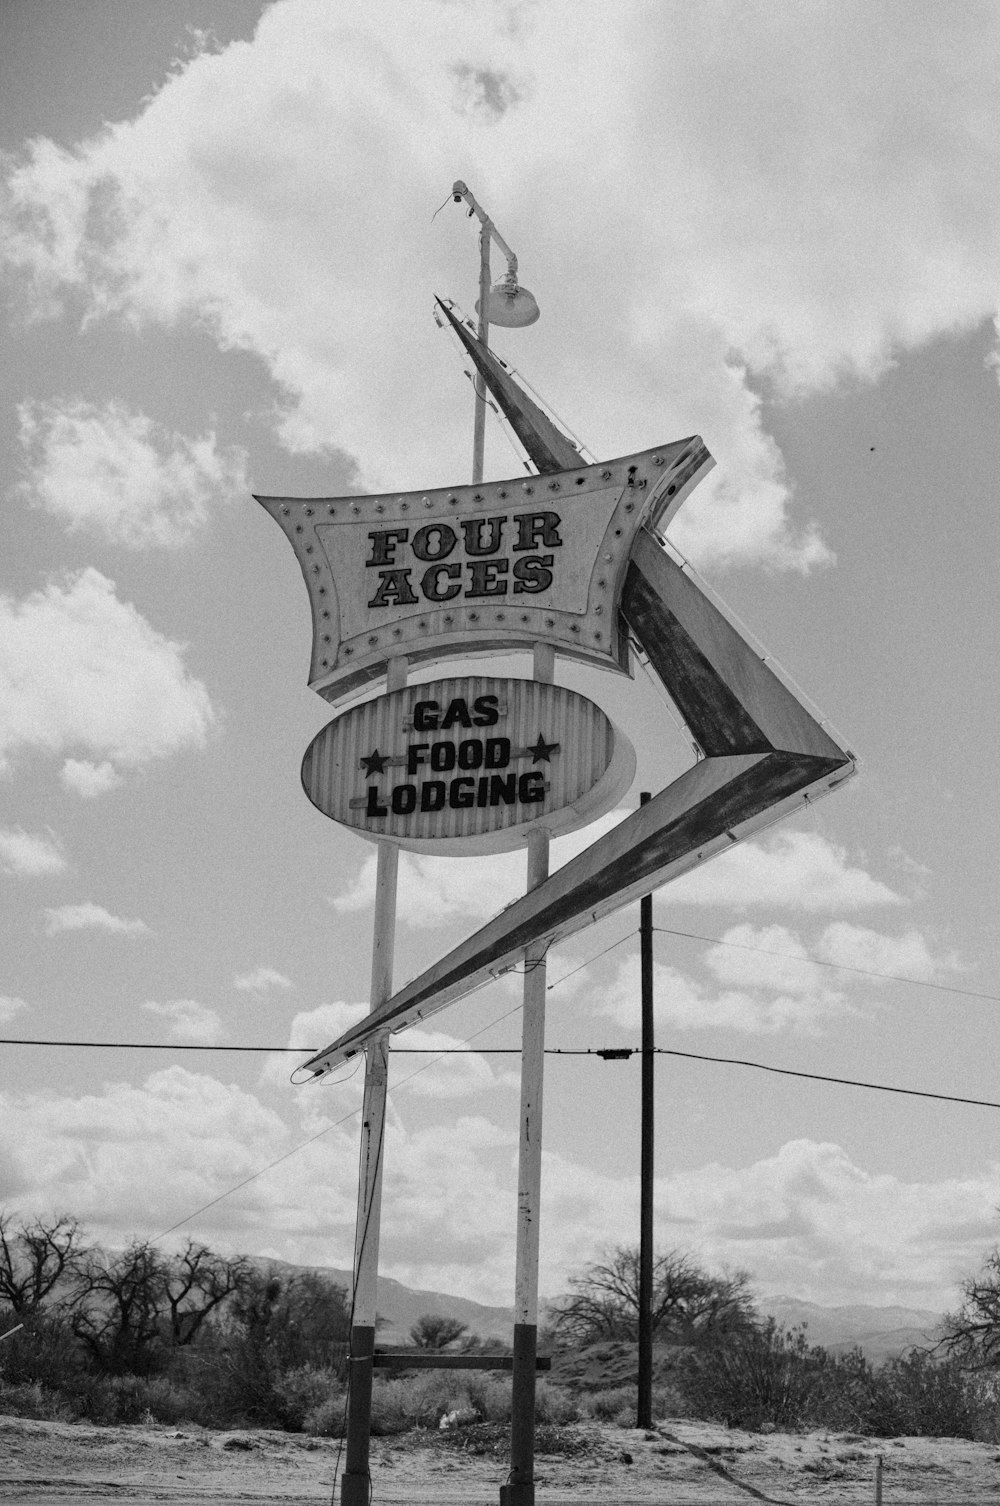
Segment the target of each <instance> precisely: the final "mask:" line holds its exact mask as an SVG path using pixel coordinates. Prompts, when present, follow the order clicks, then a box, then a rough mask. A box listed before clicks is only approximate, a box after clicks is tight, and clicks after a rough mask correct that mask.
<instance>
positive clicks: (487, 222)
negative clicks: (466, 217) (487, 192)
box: [451, 178, 517, 283]
mask: <svg viewBox="0 0 1000 1506" xmlns="http://www.w3.org/2000/svg"><path fill="white" fill-rule="evenodd" d="M451 192H452V196H453V197H454V198H455V200H456V201H457V200H459V199H464V200H465V202H466V203H467V204H468V206H469V208H470V209H471V210H472V212H473V214H475V215H478V217H479V219H480V221H481V223H482V226H483V229H484V230H485V231H486V232H487V233H488V235H489V237H490V239H491V240H493V241H495V242H496V244H497V245H498V246H499V247H500V250H501V251H502V252H503V254H504V256H505V257H506V258H507V281H508V282H511V281H513V282H514V283H516V282H517V257H516V256H515V255H514V253H513V251H512V250H511V249H510V247H509V246H508V244H507V242H506V241H505V240H504V238H503V236H502V235H501V234H500V232H499V230H498V229H497V227H496V226H495V225H494V223H493V221H492V220H491V219H490V217H489V215H488V214H487V213H486V210H485V209H484V208H483V206H482V205H481V204H480V203H479V201H478V200H477V198H476V197H475V195H474V194H473V192H472V190H471V189H470V188H467V187H466V185H465V184H464V183H463V182H462V180H461V178H458V179H457V180H456V181H455V183H453V184H452V189H451Z"/></svg>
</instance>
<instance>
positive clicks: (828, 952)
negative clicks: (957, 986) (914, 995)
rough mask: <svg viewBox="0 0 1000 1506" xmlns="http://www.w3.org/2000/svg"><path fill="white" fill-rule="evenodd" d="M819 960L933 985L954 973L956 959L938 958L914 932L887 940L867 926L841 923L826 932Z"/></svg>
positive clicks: (818, 944)
mask: <svg viewBox="0 0 1000 1506" xmlns="http://www.w3.org/2000/svg"><path fill="white" fill-rule="evenodd" d="M816 950H817V953H818V954H819V956H821V957H822V958H824V959H825V960H826V961H827V962H835V963H836V964H837V966H838V967H845V968H854V967H856V968H860V969H863V970H865V971H868V972H873V973H895V974H898V975H900V976H902V977H906V978H916V979H917V980H918V981H919V982H924V981H932V980H935V979H937V978H940V977H941V976H942V975H943V974H944V973H947V972H949V971H951V972H953V971H954V970H955V968H956V967H957V966H958V961H957V958H956V957H955V956H954V954H952V953H949V954H947V955H946V956H942V957H935V956H934V954H933V953H932V952H931V949H930V947H929V946H928V944H927V941H926V939H925V938H924V937H923V936H922V935H921V934H920V932H919V931H917V930H915V929H914V928H912V927H911V928H910V929H909V930H906V931H903V932H902V933H901V934H900V935H898V936H888V935H885V934H884V933H883V932H881V931H873V930H870V929H869V928H868V927H867V926H855V925H850V924H849V923H848V922H847V921H844V920H838V921H835V922H834V923H833V924H832V925H829V926H827V927H826V929H825V930H824V932H823V934H822V936H820V938H819V941H818V942H817V946H816Z"/></svg>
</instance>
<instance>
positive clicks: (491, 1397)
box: [465, 1370, 511, 1423]
mask: <svg viewBox="0 0 1000 1506" xmlns="http://www.w3.org/2000/svg"><path fill="white" fill-rule="evenodd" d="M510 1388H511V1383H510V1377H509V1376H504V1375H497V1374H496V1373H493V1374H490V1372H489V1371H488V1370H480V1371H478V1372H477V1371H475V1370H471V1371H469V1373H468V1378H467V1380H466V1382H465V1394H466V1395H467V1397H468V1398H469V1405H470V1407H472V1408H473V1410H474V1411H476V1412H478V1413H479V1416H480V1417H481V1418H482V1419H483V1421H484V1422H498V1423H499V1422H502V1423H507V1422H510Z"/></svg>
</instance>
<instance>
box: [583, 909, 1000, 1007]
mask: <svg viewBox="0 0 1000 1506" xmlns="http://www.w3.org/2000/svg"><path fill="white" fill-rule="evenodd" d="M653 929H654V930H656V931H659V932H660V934H661V935H663V936H680V937H683V938H684V939H685V940H686V941H707V942H709V943H710V944H711V945H712V946H728V947H733V948H734V949H735V950H736V951H739V952H763V953H764V955H765V956H766V957H783V958H784V959H785V961H786V962H808V963H809V964H810V965H811V966H813V967H833V968H837V969H839V971H840V972H844V973H860V974H861V975H862V976H863V977H865V978H884V979H886V981H887V982H889V983H909V984H912V985H913V987H914V988H933V989H936V990H937V991H938V992H939V993H945V994H963V995H964V996H965V998H967V999H985V1000H987V1002H989V1003H991V1004H1000V994H987V993H981V992H980V991H979V990H978V989H975V988H956V987H955V985H954V984H952V983H932V982H930V980H929V979H927V978H905V977H903V976H902V975H901V974H899V973H879V972H876V971H875V970H874V968H870V967H854V966H852V964H851V963H849V962H828V961H827V960H826V959H825V958H823V957H797V956H796V955H795V953H794V952H779V951H777V950H776V949H775V948H774V947H768V946H751V945H750V943H749V942H746V941H722V940H721V939H720V938H719V937H718V936H700V935H699V934H698V932H697V931H672V930H670V929H669V928H668V927H667V926H654V928H653ZM594 960H595V961H596V958H595V959H594ZM584 965H585V966H586V964H584ZM568 976H569V974H567V977H568ZM561 981H562V980H561V979H560V982H561Z"/></svg>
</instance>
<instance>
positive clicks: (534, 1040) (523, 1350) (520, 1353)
mask: <svg viewBox="0 0 1000 1506" xmlns="http://www.w3.org/2000/svg"><path fill="white" fill-rule="evenodd" d="M534 677H535V679H536V680H540V681H542V682H543V683H544V684H547V685H551V684H552V682H553V680H554V678H555V650H554V649H553V648H552V646H551V645H550V644H546V643H540V644H536V646H535V654H534ZM548 876H549V839H548V834H547V833H546V832H545V831H543V830H542V829H538V830H537V831H532V832H531V833H530V834H529V837H528V881H527V887H528V889H529V890H530V889H534V888H536V887H537V886H538V885H539V884H541V883H543V882H544V880H545V879H547V878H548ZM545 952H546V947H545V945H544V944H542V943H538V944H536V945H534V946H530V947H526V948H525V953H524V1012H523V1017H522V1021H521V1113H520V1142H519V1146H518V1168H517V1251H516V1257H515V1272H514V1373H513V1382H512V1391H511V1417H510V1474H509V1475H508V1477H507V1483H506V1484H505V1485H504V1486H503V1487H502V1488H501V1491H500V1506H534V1500H535V1373H536V1366H535V1360H536V1357H537V1353H538V1247H539V1228H540V1215H541V1191H542V1090H543V1086H544V1070H545V991H546V990H545V978H546V969H545Z"/></svg>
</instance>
